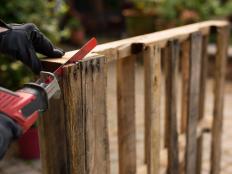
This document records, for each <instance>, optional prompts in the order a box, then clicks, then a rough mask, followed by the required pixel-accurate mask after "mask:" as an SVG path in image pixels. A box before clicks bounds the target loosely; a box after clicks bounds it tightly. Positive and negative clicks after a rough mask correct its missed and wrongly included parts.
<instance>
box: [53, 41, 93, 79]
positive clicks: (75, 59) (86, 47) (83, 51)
mask: <svg viewBox="0 0 232 174" xmlns="http://www.w3.org/2000/svg"><path fill="white" fill-rule="evenodd" d="M96 45H97V40H96V38H94V37H93V38H92V39H90V40H89V41H88V42H87V43H86V44H85V45H84V46H82V47H81V49H80V50H79V51H77V52H76V53H75V54H74V55H73V56H72V57H71V58H70V59H68V60H67V61H65V63H64V64H62V65H61V66H60V67H59V68H57V69H56V70H55V71H54V72H53V73H54V74H55V75H56V76H61V75H62V73H63V67H64V66H65V65H67V64H70V63H76V62H78V61H80V60H82V59H83V58H84V57H85V56H86V55H87V54H88V53H89V52H90V51H91V50H92V49H93V48H94V47H95V46H96Z"/></svg>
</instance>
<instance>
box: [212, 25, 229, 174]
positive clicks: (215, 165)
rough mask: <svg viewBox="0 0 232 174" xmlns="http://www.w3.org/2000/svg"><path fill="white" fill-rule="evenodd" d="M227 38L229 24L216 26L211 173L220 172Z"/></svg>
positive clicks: (217, 173)
mask: <svg viewBox="0 0 232 174" xmlns="http://www.w3.org/2000/svg"><path fill="white" fill-rule="evenodd" d="M228 40H229V26H226V27H221V28H218V29H217V54H216V66H215V86H214V112H213V117H214V120H213V129H212V149H211V150H212V151H211V171H210V173H211V174H219V173H220V163H221V136H222V121H223V98H224V79H225V63H226V57H227V49H228Z"/></svg>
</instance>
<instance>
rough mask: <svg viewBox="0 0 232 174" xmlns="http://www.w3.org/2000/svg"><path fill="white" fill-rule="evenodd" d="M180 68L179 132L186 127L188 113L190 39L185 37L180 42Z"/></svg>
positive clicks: (184, 130)
mask: <svg viewBox="0 0 232 174" xmlns="http://www.w3.org/2000/svg"><path fill="white" fill-rule="evenodd" d="M181 49H182V54H181V70H182V91H181V97H182V98H181V125H180V132H181V133H185V132H186V127H187V113H188V104H187V103H188V92H189V59H190V41H189V40H188V39H187V40H185V41H184V42H182V43H181Z"/></svg>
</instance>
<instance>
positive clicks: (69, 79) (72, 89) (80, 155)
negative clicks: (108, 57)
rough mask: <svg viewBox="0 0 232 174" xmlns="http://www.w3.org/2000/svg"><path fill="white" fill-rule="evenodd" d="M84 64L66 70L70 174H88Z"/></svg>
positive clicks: (66, 111) (65, 97) (65, 104)
mask: <svg viewBox="0 0 232 174" xmlns="http://www.w3.org/2000/svg"><path fill="white" fill-rule="evenodd" d="M81 69H82V64H81V63H79V64H77V65H76V66H68V67H66V68H64V75H63V88H64V90H63V93H64V99H65V100H64V106H65V116H66V120H65V122H66V134H67V143H68V148H67V152H68V163H69V173H72V174H79V173H86V167H85V166H86V154H85V115H84V113H83V106H84V104H83V91H82V72H81Z"/></svg>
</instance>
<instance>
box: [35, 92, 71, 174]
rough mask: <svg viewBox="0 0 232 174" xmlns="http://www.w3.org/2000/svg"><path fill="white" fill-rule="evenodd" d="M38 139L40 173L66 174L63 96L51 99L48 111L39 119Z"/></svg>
mask: <svg viewBox="0 0 232 174" xmlns="http://www.w3.org/2000/svg"><path fill="white" fill-rule="evenodd" d="M56 135H57V136H56ZM58 135H59V136H58ZM39 139H40V153H41V161H42V173H43V174H68V161H67V159H68V158H67V153H68V152H67V143H66V134H65V114H64V106H63V96H61V99H59V100H57V99H52V100H51V101H50V102H49V109H48V110H47V111H46V112H45V114H44V115H43V116H42V117H40V118H39Z"/></svg>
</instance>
